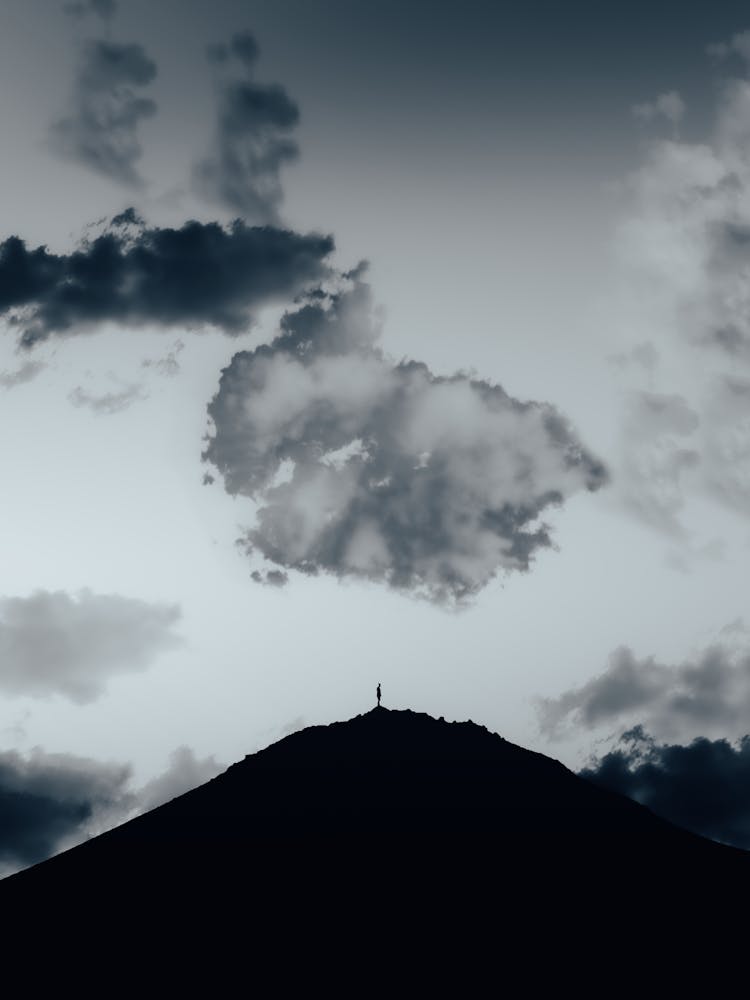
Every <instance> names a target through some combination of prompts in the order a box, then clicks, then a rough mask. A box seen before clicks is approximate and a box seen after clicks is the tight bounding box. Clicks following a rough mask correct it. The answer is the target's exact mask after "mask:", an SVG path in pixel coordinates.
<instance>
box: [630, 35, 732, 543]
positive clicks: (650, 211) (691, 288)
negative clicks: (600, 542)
mask: <svg viewBox="0 0 750 1000" xmlns="http://www.w3.org/2000/svg"><path fill="white" fill-rule="evenodd" d="M749 39H750V33H748V32H745V33H742V34H740V35H736V36H735V37H734V39H733V40H732V42H731V45H730V47H729V48H727V52H728V51H729V50H730V48H731V51H735V52H737V53H740V54H743V55H745V56H748V55H750V42H749V41H748V40H749ZM717 93H718V99H717V104H716V108H715V114H714V116H713V120H712V121H711V123H710V127H709V129H708V130H707V132H706V134H705V135H704V136H703V138H702V141H680V140H678V139H676V138H675V139H672V140H664V139H658V140H655V141H652V142H650V143H649V144H648V145H647V153H646V157H645V161H644V163H643V164H642V166H641V167H640V169H639V170H637V171H636V172H635V173H634V174H633V175H632V176H631V177H630V178H629V180H628V182H627V184H626V185H625V194H626V211H625V213H624V217H623V220H622V222H621V225H620V226H619V233H618V252H619V259H620V263H621V279H622V283H623V288H624V289H626V292H625V294H626V296H627V298H626V299H625V301H626V302H628V301H629V302H630V303H632V310H633V311H632V315H630V316H628V317H627V320H626V323H627V325H628V327H629V328H632V331H633V336H634V338H637V339H638V341H640V343H641V344H643V343H648V344H650V345H651V347H652V349H653V351H652V357H653V361H654V363H653V364H651V365H650V366H649V368H648V370H647V371H644V372H643V373H642V375H641V381H640V385H636V393H635V399H633V398H630V399H629V400H628V403H627V407H628V412H626V414H625V419H624V420H623V425H622V428H623V429H622V440H621V448H622V455H623V468H622V470H621V472H620V473H619V474H618V475H616V477H615V478H616V479H617V481H618V482H619V483H620V484H621V485H622V486H623V488H624V491H625V494H626V497H625V499H626V504H627V505H628V506H629V508H630V509H631V510H632V511H634V512H635V513H636V514H638V516H640V517H642V518H643V519H644V520H646V521H647V522H648V523H649V524H651V525H652V526H654V527H657V528H659V529H660V530H663V531H665V532H667V533H668V534H671V535H673V536H675V535H678V534H680V533H682V534H683V536H685V537H686V531H685V524H686V523H687V522H688V521H689V511H688V510H686V509H685V508H686V506H687V504H688V502H693V501H700V502H705V501H706V499H709V500H712V501H718V502H719V504H721V505H722V506H723V507H726V508H729V509H731V510H732V511H734V512H735V513H740V514H742V515H744V516H747V515H749V514H750V410H749V409H748V406H747V403H748V399H750V396H749V395H748V387H749V386H750V126H748V122H750V80H748V79H746V78H744V77H738V78H731V79H725V80H723V81H721V84H720V86H719V87H718V89H717ZM662 96H663V97H664V96H669V95H662ZM662 105H663V106H662V108H661V113H662V114H665V113H666V110H667V109H666V105H664V102H662ZM654 108H656V105H654ZM676 110H677V105H675V106H674V108H673V112H676ZM654 113H656V110H654ZM672 117H673V120H674V113H673V115H672ZM644 334H645V337H644ZM625 339H627V335H626V336H625ZM620 356H623V357H626V356H628V351H627V348H626V349H625V350H623V351H622V352H621V355H620ZM637 374H638V373H637V371H636V369H635V367H634V366H631V367H630V369H629V371H628V375H629V376H630V377H631V378H636V377H637ZM657 397H658V398H661V399H662V400H664V401H665V406H666V401H667V400H671V403H670V404H669V406H666V408H659V407H658V406H651V405H649V402H648V401H649V399H651V400H653V399H655V398H657Z"/></svg>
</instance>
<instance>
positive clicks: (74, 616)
mask: <svg viewBox="0 0 750 1000" xmlns="http://www.w3.org/2000/svg"><path fill="white" fill-rule="evenodd" d="M179 618H180V610H179V608H178V607H177V606H173V605H164V604H150V603H148V602H146V601H139V600H136V599H134V598H130V597H121V596H119V595H117V594H93V593H91V592H90V591H88V590H83V591H81V592H80V593H78V594H77V595H75V596H71V595H70V594H68V593H66V592H64V591H44V590H38V591H36V592H35V593H33V594H32V595H31V596H30V597H4V598H0V690H3V691H4V692H6V693H8V694H12V695H30V696H32V697H49V696H50V695H54V694H60V695H62V696H64V697H66V698H69V699H70V700H71V701H75V702H78V703H81V704H83V703H86V702H91V701H93V700H95V699H96V698H97V697H98V696H99V695H100V694H101V693H102V692H103V690H104V688H105V685H106V683H107V681H108V680H109V679H110V678H111V677H113V676H115V675H117V674H124V673H131V672H134V671H141V670H145V669H146V668H147V667H149V666H150V665H151V663H152V662H153V661H154V660H155V658H156V657H157V656H158V654H159V653H161V652H163V651H165V650H169V649H172V648H174V647H175V646H177V645H178V644H179V643H180V639H179V638H178V637H177V635H176V634H175V633H174V632H173V631H172V629H173V626H174V625H175V624H176V622H177V621H178V620H179Z"/></svg>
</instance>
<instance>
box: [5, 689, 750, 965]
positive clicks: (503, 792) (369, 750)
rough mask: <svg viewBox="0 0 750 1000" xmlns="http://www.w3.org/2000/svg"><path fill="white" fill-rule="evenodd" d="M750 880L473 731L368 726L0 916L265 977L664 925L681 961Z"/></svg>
mask: <svg viewBox="0 0 750 1000" xmlns="http://www.w3.org/2000/svg"><path fill="white" fill-rule="evenodd" d="M749 860H750V856H748V855H747V854H745V853H744V852H741V851H737V850H735V849H732V848H729V847H724V846H721V845H718V844H715V843H712V842H710V841H707V840H704V839H702V838H700V837H697V836H695V835H693V834H690V833H687V832H685V831H683V830H679V829H677V828H676V827H674V826H672V825H670V824H669V823H667V822H665V821H663V820H661V819H659V818H658V817H656V816H654V815H653V814H652V813H651V812H649V811H648V810H647V809H645V808H643V807H642V806H640V805H638V804H637V803H634V802H632V801H630V800H629V799H625V798H623V797H621V796H618V795H616V794H613V793H610V792H607V791H605V790H603V789H600V788H597V787H596V786H594V785H593V784H590V783H588V782H586V781H585V780H583V779H582V778H579V777H577V776H576V775H574V774H573V773H572V772H570V771H569V770H567V769H566V768H565V767H564V766H563V765H562V764H560V763H559V762H557V761H554V760H551V759H550V758H548V757H545V756H543V755H541V754H538V753H533V752H531V751H528V750H524V749H522V748H521V747H518V746H515V745H514V744H512V743H509V742H507V741H506V740H504V739H502V738H501V737H500V736H497V735H495V734H493V733H491V732H488V731H487V730H486V729H484V728H483V727H481V726H477V725H475V724H474V723H471V722H463V723H448V722H445V721H443V720H442V719H440V720H436V719H433V718H431V717H430V716H427V715H424V714H420V713H415V712H411V711H389V710H387V709H384V708H376V709H373V710H372V711H370V712H368V713H366V714H364V715H360V716H357V717H356V718H353V719H350V720H349V721H346V722H338V723H333V724H332V725H329V726H315V727H310V728H308V729H305V730H303V731H301V732H298V733H295V734H293V735H291V736H288V737H286V738H285V739H283V740H281V741H279V742H278V743H275V744H273V745H272V746H269V747H268V748H266V749H265V750H262V751H260V752H258V753H256V754H253V755H251V756H248V757H246V758H245V759H244V760H243V761H241V762H239V763H237V764H235V765H233V766H232V767H230V768H228V770H227V771H226V772H224V773H223V774H221V775H219V776H218V777H216V778H214V779H213V780H212V781H210V782H208V783H207V784H205V785H203V786H201V787H199V788H197V789H195V790H193V791H191V792H188V793H187V794H185V795H182V796H180V797H179V798H176V799H174V800H173V801H171V802H169V803H167V804H165V805H163V806H161V807H159V808H158V809H155V810H153V811H152V812H150V813H147V814H145V815H143V816H140V817H138V818H136V819H134V820H131V821H130V822H128V823H125V824H124V825H122V826H120V827H118V828H116V829H114V830H112V831H110V832H108V833H105V834H103V835H102V836H100V837H97V838H95V839H93V840H91V841H88V842H87V843H85V844H82V845H80V846H79V847H76V848H74V849H72V850H70V851H67V852H65V853H63V854H61V855H58V856H57V857H56V858H53V859H50V860H49V861H46V862H43V863H42V864H39V865H36V866H34V867H33V868H31V869H29V870H27V871H25V872H22V873H19V874H18V875H16V876H13V877H11V878H9V879H6V880H5V881H4V882H3V883H1V884H0V903H1V904H3V909H4V911H5V912H6V913H7V912H13V913H16V914H26V915H28V916H29V919H33V916H32V915H34V914H36V915H38V914H40V913H44V914H45V915H46V919H48V920H49V918H50V914H57V915H58V917H60V918H62V917H63V916H64V921H66V922H67V924H68V925H69V926H68V927H67V928H66V926H64V923H63V920H62V919H61V920H60V925H59V926H58V933H59V934H61V935H62V936H63V938H64V937H65V934H66V933H68V932H69V931H70V924H71V922H72V923H73V925H75V923H76V921H78V925H79V926H80V922H81V921H84V922H85V925H86V926H87V927H89V928H90V930H91V932H92V933H98V930H101V927H102V926H106V927H107V929H108V933H111V934H122V933H123V932H125V933H127V934H128V935H131V936H132V934H133V933H134V931H137V933H138V935H139V936H140V935H143V936H144V940H150V939H152V938H153V935H155V934H156V935H158V937H159V939H160V940H162V941H163V942H165V943H166V942H174V941H181V942H182V943H183V944H184V942H185V941H187V940H193V935H194V934H196V933H197V932H198V928H203V930H202V931H201V933H200V934H198V937H199V939H200V940H202V941H203V943H204V944H205V941H206V940H207V936H208V935H209V934H210V935H211V936H212V937H213V935H214V934H218V936H219V938H221V939H223V940H224V941H225V942H226V941H228V940H229V938H230V937H233V936H234V935H235V934H236V933H237V932H238V928H240V927H241V929H242V933H243V935H246V938H245V939H246V940H253V941H255V943H256V947H255V951H254V952H253V954H254V956H255V957H254V959H253V960H254V961H255V962H256V963H259V962H261V959H263V960H264V961H265V959H267V958H268V955H269V954H270V953H271V952H272V951H273V952H274V953H276V951H277V950H278V949H279V948H280V947H282V946H283V947H282V950H284V951H285V952H286V951H287V950H288V949H289V948H291V949H292V952H293V953H294V954H299V953H300V951H299V949H300V946H301V945H303V944H304V946H305V947H309V948H311V949H312V950H313V951H315V952H316V953H317V954H318V955H319V954H320V949H321V948H323V949H324V950H325V948H326V947H328V946H330V945H331V943H332V942H333V943H335V945H336V947H337V948H339V947H341V946H342V943H343V942H345V941H348V942H349V945H348V946H347V948H346V949H345V956H342V957H341V958H340V959H339V962H340V963H341V962H344V961H348V960H349V958H351V955H352V954H353V953H354V952H353V951H352V947H353V948H355V949H356V948H357V947H358V945H357V943H356V942H359V945H362V944H363V943H364V942H369V941H373V942H380V943H381V944H382V942H383V941H385V940H389V941H391V944H392V946H395V945H396V942H398V948H399V952H400V951H401V949H402V947H403V945H404V942H405V941H410V942H411V945H410V949H407V950H410V953H412V954H417V953H422V949H423V948H426V947H430V948H431V947H432V946H434V947H436V948H437V951H438V952H440V951H441V949H444V948H449V949H450V952H451V954H453V956H454V957H455V956H457V955H469V954H471V955H474V956H475V960H478V959H476V956H477V955H481V956H483V958H482V961H483V962H484V961H488V960H489V954H490V952H488V951H487V949H488V948H490V944H491V941H492V940H494V939H497V940H501V941H502V942H503V949H504V950H505V949H507V948H508V947H511V949H512V950H513V951H514V952H515V953H516V958H518V956H519V955H520V954H523V955H524V956H528V955H529V954H530V950H531V949H532V945H533V946H534V947H536V946H537V945H538V943H539V942H540V940H546V941H547V945H545V949H546V950H547V953H548V955H551V954H552V951H553V950H554V951H555V952H556V953H557V951H558V950H559V949H563V951H564V950H565V948H570V947H571V946H572V944H573V943H574V942H579V943H580V942H586V947H588V948H590V947H592V944H593V942H598V946H597V947H599V948H600V949H601V948H602V947H606V945H607V941H608V939H609V936H610V935H615V936H617V935H622V934H623V933H625V932H626V931H627V932H628V933H630V934H632V932H633V928H634V927H635V928H637V927H639V926H641V927H642V926H644V924H646V925H647V922H648V921H649V920H653V919H654V918H655V917H656V915H658V918H659V928H660V929H659V940H660V942H661V943H663V942H664V940H665V939H666V938H668V939H669V940H672V939H673V938H674V940H678V939H679V940H680V941H681V943H682V946H684V943H685V941H686V940H687V938H686V937H685V935H694V934H695V933H696V928H697V927H698V926H699V925H700V926H703V925H702V924H701V919H703V917H705V918H706V919H705V920H704V923H705V928H706V933H707V934H708V933H709V931H710V928H711V927H712V926H713V924H711V922H710V920H709V915H710V914H711V913H715V912H718V911H726V910H727V908H729V907H731V906H732V905H735V904H737V905H740V904H742V905H744V897H745V893H746V888H747V878H748V861H749ZM92 918H93V926H92ZM238 921H239V922H238ZM696 921H698V922H697V923H696ZM540 935H541V937H540ZM352 936H353V938H354V942H355V943H354V944H353V943H352V940H351V938H352ZM665 936H666V938H665ZM704 940H707V938H706V939H704ZM552 941H554V943H555V949H550V948H549V945H550V943H551V942H552ZM165 946H166V944H165ZM377 947H380V945H377ZM477 949H478V950H477ZM402 957H403V956H402ZM438 959H439V955H438ZM438 967H439V961H438ZM432 971H433V972H434V971H435V969H434V968H433V969H432ZM541 974H542V970H541V968H540V969H539V970H537V975H541Z"/></svg>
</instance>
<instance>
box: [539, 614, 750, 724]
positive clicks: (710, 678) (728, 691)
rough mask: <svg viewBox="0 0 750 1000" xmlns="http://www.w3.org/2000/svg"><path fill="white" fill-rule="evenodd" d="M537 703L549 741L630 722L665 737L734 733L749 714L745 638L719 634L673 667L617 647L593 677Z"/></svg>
mask: <svg viewBox="0 0 750 1000" xmlns="http://www.w3.org/2000/svg"><path fill="white" fill-rule="evenodd" d="M537 707H538V713H539V723H540V728H541V729H542V731H543V732H544V733H546V734H547V735H548V736H549V737H552V738H554V737H558V736H562V735H565V734H566V733H569V732H573V731H576V730H581V729H589V730H591V729H594V728H596V727H598V726H607V727H617V728H618V729H621V728H624V727H625V726H630V725H633V724H635V723H636V722H638V723H641V724H643V725H644V726H645V728H646V729H648V730H649V732H652V733H654V734H655V735H657V736H658V737H660V738H667V739H674V738H678V737H679V738H686V737H687V738H690V737H691V736H694V735H697V734H701V735H706V734H708V735H719V734H721V735H726V734H727V733H729V732H734V733H741V732H743V731H744V730H745V728H746V726H747V720H748V718H750V643H748V640H747V636H746V635H745V634H744V633H742V632H741V633H739V634H738V635H733V634H732V633H730V632H728V631H725V632H723V633H722V636H721V638H720V639H719V641H717V642H716V643H714V644H712V645H710V646H709V647H708V648H706V649H705V650H703V651H702V652H700V653H699V654H697V655H696V656H695V657H692V658H690V659H688V660H686V661H685V662H684V663H680V664H676V665H672V664H670V665H668V664H663V663H659V662H657V661H656V660H655V658H654V657H652V656H649V657H645V658H641V659H639V658H638V657H637V656H636V655H635V654H634V653H633V651H632V650H631V649H629V648H628V647H627V646H622V647H620V648H619V649H617V650H615V652H614V653H612V655H611V656H610V659H609V664H608V666H607V669H606V670H605V671H604V672H603V673H601V674H599V676H597V677H594V678H592V679H591V680H590V681H587V683H585V684H583V685H582V686H581V687H578V688H574V689H573V690H570V691H566V692H565V693H564V694H562V695H560V696H559V697H557V698H543V699H540V700H539V701H538V704H537Z"/></svg>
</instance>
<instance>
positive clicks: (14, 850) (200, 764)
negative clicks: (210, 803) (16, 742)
mask: <svg viewBox="0 0 750 1000" xmlns="http://www.w3.org/2000/svg"><path fill="white" fill-rule="evenodd" d="M222 770H224V765H222V764H219V763H217V762H216V760H214V758H213V757H206V758H203V759H198V758H196V756H195V754H194V753H193V751H192V750H190V748H189V747H186V746H182V747H178V748H177V749H176V750H174V751H173V752H172V754H171V755H170V761H169V765H168V767H167V769H166V770H165V771H164V772H163V773H162V774H160V775H157V777H155V778H153V779H152V780H151V781H149V782H148V783H147V784H145V785H144V786H143V787H142V788H140V789H133V787H132V768H131V767H130V765H129V764H116V763H101V762H99V761H96V760H92V759H90V758H87V757H76V756H74V755H72V754H66V753H54V754H53V753H45V752H44V751H43V750H41V749H40V748H39V747H36V748H35V749H34V750H32V751H31V753H30V754H29V755H27V756H24V755H22V754H20V753H17V752H16V751H4V752H0V812H1V813H2V817H3V822H2V823H1V824H0V877H2V876H3V875H9V874H11V873H12V872H14V871H18V870H19V869H21V868H25V867H26V866H28V865H31V864H35V863H36V862H38V861H43V860H44V859H45V858H48V857H51V856H52V855H53V854H56V853H58V852H59V851H61V850H65V849H67V848H69V847H72V846H74V845H75V844H78V843H81V842H82V841H84V840H87V839H88V838H89V837H92V836H97V835H98V834H100V833H103V832H104V831H105V830H108V829H111V828H112V827H113V826H116V825H118V824H119V823H123V822H125V821H126V820H128V819H131V818H133V817H134V816H137V815H138V814H139V813H142V812H146V811H148V810H150V809H155V808H156V807H157V806H160V805H162V804H163V803H164V802H168V801H169V800H170V799H173V798H175V797H176V796H178V795H182V794H183V793H184V792H187V791H190V789H192V788H195V787H196V786H197V785H201V784H203V783H204V782H206V781H210V780H211V778H214V777H215V776H216V775H217V774H219V773H220V772H221V771H222Z"/></svg>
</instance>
